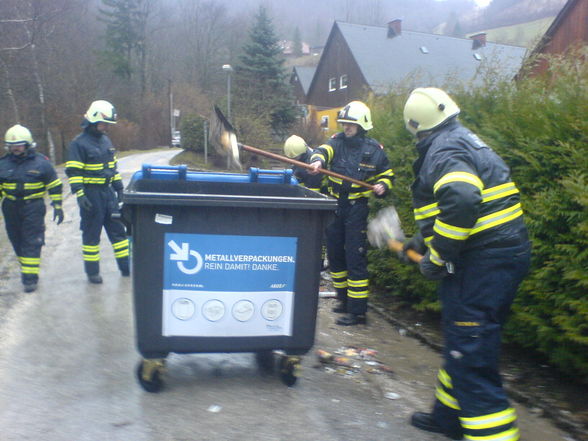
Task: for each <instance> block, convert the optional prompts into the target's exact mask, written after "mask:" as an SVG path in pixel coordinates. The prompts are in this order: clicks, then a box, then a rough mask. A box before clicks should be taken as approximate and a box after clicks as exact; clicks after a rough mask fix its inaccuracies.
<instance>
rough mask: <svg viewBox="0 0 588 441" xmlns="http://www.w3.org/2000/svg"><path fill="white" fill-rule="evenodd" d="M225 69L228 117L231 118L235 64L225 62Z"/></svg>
mask: <svg viewBox="0 0 588 441" xmlns="http://www.w3.org/2000/svg"><path fill="white" fill-rule="evenodd" d="M223 70H224V71H225V72H226V73H227V119H228V120H229V121H230V120H231V73H232V72H233V66H231V65H230V64H223Z"/></svg>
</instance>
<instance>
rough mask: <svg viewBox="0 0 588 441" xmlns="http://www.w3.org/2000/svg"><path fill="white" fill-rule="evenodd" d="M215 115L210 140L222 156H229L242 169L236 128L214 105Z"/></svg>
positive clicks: (232, 164) (233, 164)
mask: <svg viewBox="0 0 588 441" xmlns="http://www.w3.org/2000/svg"><path fill="white" fill-rule="evenodd" d="M214 116H215V118H213V121H212V122H211V130H210V132H211V137H210V142H211V144H213V145H214V147H215V149H216V151H217V152H218V153H219V154H220V155H221V156H224V157H228V158H229V161H230V165H231V166H235V167H236V168H238V169H239V170H241V168H242V167H241V161H240V160H239V143H238V142H237V135H235V129H234V128H233V126H232V125H231V123H230V122H229V121H228V120H227V118H225V116H224V115H223V113H222V112H221V110H220V109H219V108H218V107H216V106H214Z"/></svg>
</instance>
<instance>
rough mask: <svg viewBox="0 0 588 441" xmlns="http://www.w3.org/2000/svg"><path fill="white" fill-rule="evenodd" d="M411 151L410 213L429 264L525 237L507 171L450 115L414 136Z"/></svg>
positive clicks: (499, 160)
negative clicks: (413, 155) (433, 128)
mask: <svg viewBox="0 0 588 441" xmlns="http://www.w3.org/2000/svg"><path fill="white" fill-rule="evenodd" d="M417 151H418V153H419V158H418V159H417V160H416V161H415V163H414V164H413V170H414V174H415V176H416V179H415V181H414V183H413V184H412V194H413V207H414V216H415V220H416V222H417V224H418V226H419V229H420V231H421V233H422V235H423V238H424V239H425V243H426V244H427V246H428V247H429V249H430V251H431V261H432V262H433V263H435V264H437V265H443V264H444V262H447V261H449V262H450V261H453V260H455V259H456V258H457V256H458V255H459V254H460V253H461V252H463V251H466V250H470V249H475V248H482V247H490V248H492V247H497V248H498V247H506V246H512V245H516V244H518V243H522V242H523V241H526V240H527V232H526V227H525V225H524V223H523V218H522V215H523V210H522V208H521V203H520V195H519V190H518V189H517V187H516V185H515V183H514V182H513V181H512V180H511V177H510V170H509V168H508V166H507V165H506V164H505V163H504V161H503V160H502V159H501V158H500V157H499V156H498V155H497V154H496V153H495V152H494V151H493V150H492V149H491V148H490V147H488V146H487V145H486V144H485V143H484V142H483V141H482V140H481V139H480V138H478V136H477V135H475V134H474V133H472V132H471V131H470V130H468V129H467V128H465V127H464V126H462V125H461V124H460V123H459V122H458V121H457V120H453V121H451V122H450V123H449V124H447V125H446V126H444V127H443V128H441V129H439V130H437V131H435V132H433V133H432V134H431V135H429V136H428V137H427V138H425V139H423V140H422V141H420V142H419V143H418V144H417Z"/></svg>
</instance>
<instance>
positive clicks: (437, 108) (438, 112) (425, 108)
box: [404, 87, 460, 135]
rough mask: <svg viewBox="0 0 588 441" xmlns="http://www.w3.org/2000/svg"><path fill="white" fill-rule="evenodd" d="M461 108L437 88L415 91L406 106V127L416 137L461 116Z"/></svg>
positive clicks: (422, 88)
mask: <svg viewBox="0 0 588 441" xmlns="http://www.w3.org/2000/svg"><path fill="white" fill-rule="evenodd" d="M459 112H460V110H459V107H458V106H457V104H455V101H453V100H452V99H451V97H450V96H449V95H447V93H446V92H445V91H443V90H441V89H437V88H435V87H419V88H417V89H414V90H413V91H412V92H411V93H410V96H409V97H408V100H406V104H405V105H404V125H405V126H406V129H407V130H408V131H409V132H410V133H412V134H413V135H416V134H417V133H419V132H426V131H427V130H432V129H434V128H435V127H438V126H440V125H441V124H443V123H444V122H445V121H447V120H448V119H449V118H453V117H454V116H456V115H459Z"/></svg>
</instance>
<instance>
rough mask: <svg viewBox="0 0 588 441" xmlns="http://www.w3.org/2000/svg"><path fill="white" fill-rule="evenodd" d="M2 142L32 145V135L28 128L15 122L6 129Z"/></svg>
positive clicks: (8, 144) (9, 144)
mask: <svg viewBox="0 0 588 441" xmlns="http://www.w3.org/2000/svg"><path fill="white" fill-rule="evenodd" d="M4 142H5V143H6V145H7V146H11V145H20V144H26V145H27V146H32V145H33V135H31V132H30V131H29V129H27V128H26V127H24V126H21V125H20V124H16V125H14V126H12V127H11V128H9V129H8V130H7V131H6V135H5V136H4Z"/></svg>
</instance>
